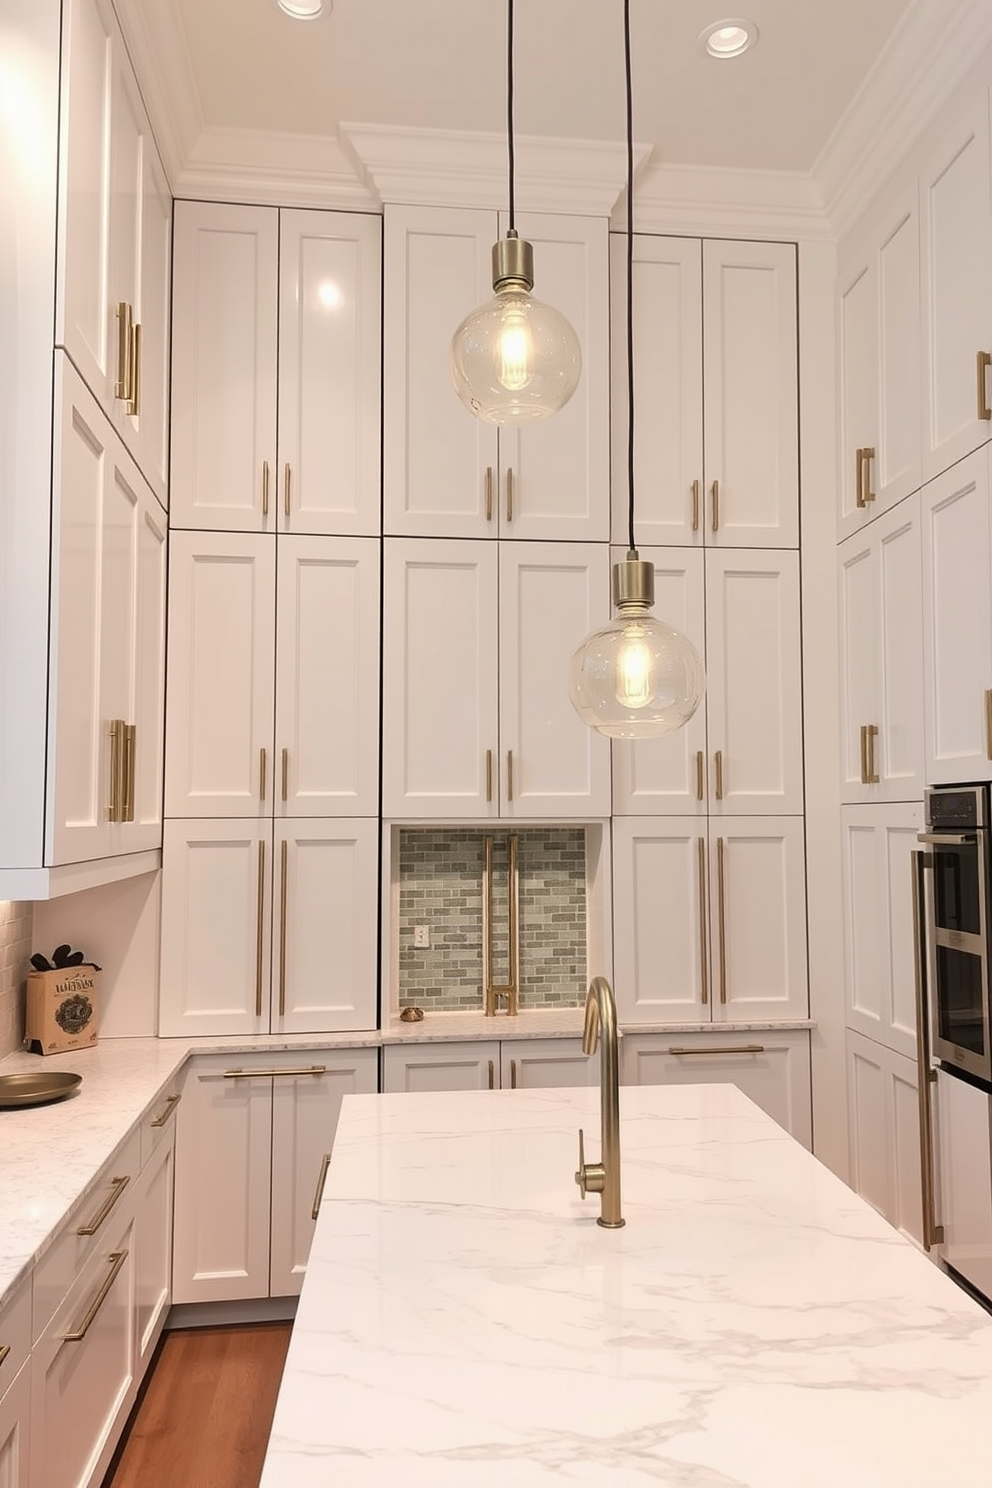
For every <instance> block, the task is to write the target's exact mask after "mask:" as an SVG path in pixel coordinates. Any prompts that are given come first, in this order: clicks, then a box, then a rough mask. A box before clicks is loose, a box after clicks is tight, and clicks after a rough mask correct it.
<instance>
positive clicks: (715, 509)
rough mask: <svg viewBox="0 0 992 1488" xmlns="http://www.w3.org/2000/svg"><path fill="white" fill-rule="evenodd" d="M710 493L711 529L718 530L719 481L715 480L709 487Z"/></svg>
mask: <svg viewBox="0 0 992 1488" xmlns="http://www.w3.org/2000/svg"><path fill="white" fill-rule="evenodd" d="M710 495H711V496H712V498H713V531H714V532H718V531H719V530H720V482H719V481H718V480H715V481H714V482H713V484H712V486H711V487H710Z"/></svg>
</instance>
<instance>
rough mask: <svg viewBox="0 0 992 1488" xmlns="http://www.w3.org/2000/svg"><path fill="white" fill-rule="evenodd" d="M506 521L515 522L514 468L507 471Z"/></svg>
mask: <svg viewBox="0 0 992 1488" xmlns="http://www.w3.org/2000/svg"><path fill="white" fill-rule="evenodd" d="M506 520H507V521H508V522H512V521H513V466H512V465H510V466H508V467H507V471H506Z"/></svg>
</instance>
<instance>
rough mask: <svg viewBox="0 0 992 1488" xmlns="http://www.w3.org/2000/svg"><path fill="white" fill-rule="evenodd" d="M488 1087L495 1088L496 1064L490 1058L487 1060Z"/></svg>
mask: <svg viewBox="0 0 992 1488" xmlns="http://www.w3.org/2000/svg"><path fill="white" fill-rule="evenodd" d="M489 1089H490V1090H495V1089H496V1065H495V1064H494V1062H493V1061H492V1060H491V1059H490V1061H489Z"/></svg>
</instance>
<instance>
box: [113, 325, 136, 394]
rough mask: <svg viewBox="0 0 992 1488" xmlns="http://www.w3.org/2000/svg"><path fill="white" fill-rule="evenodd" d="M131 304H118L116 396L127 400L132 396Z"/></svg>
mask: <svg viewBox="0 0 992 1488" xmlns="http://www.w3.org/2000/svg"><path fill="white" fill-rule="evenodd" d="M132 345H133V338H132V335H131V306H130V305H129V304H127V302H126V301H125V300H120V301H118V304H117V381H116V382H115V383H114V397H115V398H120V399H121V400H122V401H124V402H127V401H129V400H130V397H131V351H132Z"/></svg>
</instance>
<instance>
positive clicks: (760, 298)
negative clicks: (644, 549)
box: [703, 240, 799, 548]
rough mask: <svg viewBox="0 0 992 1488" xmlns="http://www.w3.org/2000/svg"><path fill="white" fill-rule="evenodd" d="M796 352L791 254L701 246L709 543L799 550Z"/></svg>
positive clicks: (762, 246)
mask: <svg viewBox="0 0 992 1488" xmlns="http://www.w3.org/2000/svg"><path fill="white" fill-rule="evenodd" d="M797 345H798V339H797V327H796V250H795V248H794V247H793V246H792V245H791V244H789V243H730V242H723V241H718V240H716V241H711V242H706V243H704V244H703V367H704V379H703V401H704V407H705V431H706V432H705V466H706V483H707V491H708V498H709V500H708V513H707V517H708V522H709V529H708V531H707V534H706V541H707V542H708V543H713V544H715V545H716V546H719V547H730V548H747V547H750V548H770V547H776V548H794V547H798V544H799V463H798V461H799V454H798V450H799V443H798V429H799V424H798V372H797V360H798V355H797Z"/></svg>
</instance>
